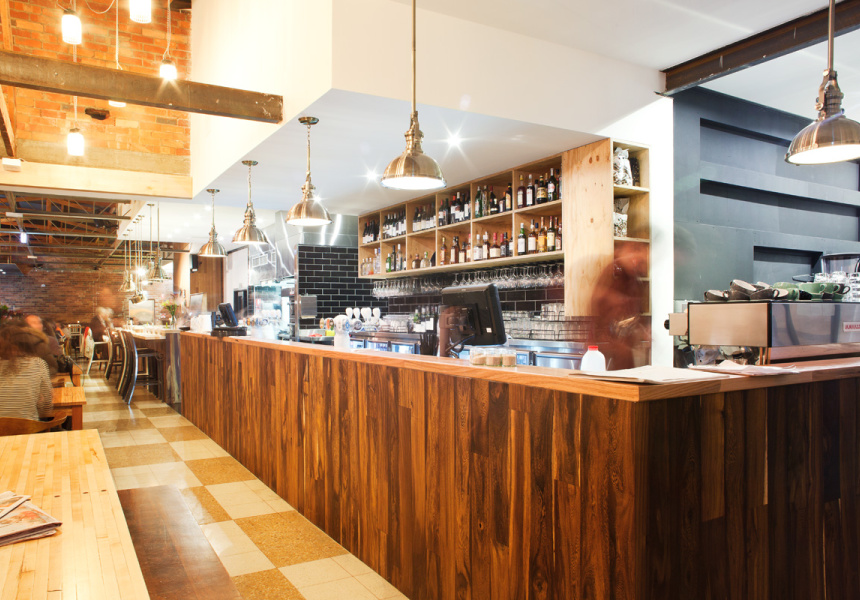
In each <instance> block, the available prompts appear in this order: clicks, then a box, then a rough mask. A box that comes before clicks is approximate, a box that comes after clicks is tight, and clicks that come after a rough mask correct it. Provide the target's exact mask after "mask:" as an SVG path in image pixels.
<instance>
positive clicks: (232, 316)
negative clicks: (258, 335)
mask: <svg viewBox="0 0 860 600" xmlns="http://www.w3.org/2000/svg"><path fill="white" fill-rule="evenodd" d="M218 312H220V313H221V320H222V321H224V325H226V326H227V327H238V326H239V321H238V320H236V313H234V312H233V305H232V304H230V303H229V302H225V303H223V304H219V305H218Z"/></svg>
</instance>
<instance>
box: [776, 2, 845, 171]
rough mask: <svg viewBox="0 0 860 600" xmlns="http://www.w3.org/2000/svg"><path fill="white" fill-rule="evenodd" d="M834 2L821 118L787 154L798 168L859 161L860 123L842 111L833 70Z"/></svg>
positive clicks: (819, 105) (821, 90)
mask: <svg viewBox="0 0 860 600" xmlns="http://www.w3.org/2000/svg"><path fill="white" fill-rule="evenodd" d="M835 4H836V2H835V0H830V15H829V25H828V28H827V70H826V71H824V81H822V82H821V87H820V88H818V101H817V102H816V103H815V108H816V109H817V110H818V118H817V119H816V120H815V121H813V122H812V123H810V124H809V125H807V126H806V127H804V128H803V129H802V130H801V132H800V133H798V134H797V135H796V136H794V139H793V140H792V141H791V146H789V148H788V152H787V153H786V155H785V160H786V161H787V162H790V163H793V164H796V165H823V164H827V163H837V162H844V161H849V160H857V159H858V158H860V123H857V121H852V120H851V119H849V118H848V117H846V116H845V113H844V112H843V111H842V98H843V97H844V94H842V91H841V90H840V89H839V84H838V83H837V81H836V71H835V70H834V69H833V36H834V29H835V28H836V8H835Z"/></svg>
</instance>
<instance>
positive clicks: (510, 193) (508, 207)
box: [502, 183, 514, 212]
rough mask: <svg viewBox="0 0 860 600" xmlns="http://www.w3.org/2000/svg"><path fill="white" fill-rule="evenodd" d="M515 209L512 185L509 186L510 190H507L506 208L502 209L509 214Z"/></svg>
mask: <svg viewBox="0 0 860 600" xmlns="http://www.w3.org/2000/svg"><path fill="white" fill-rule="evenodd" d="M513 208H514V188H513V187H512V184H510V183H509V184H508V189H506V190H505V207H504V209H502V210H503V211H504V212H507V211H509V210H511V209H513Z"/></svg>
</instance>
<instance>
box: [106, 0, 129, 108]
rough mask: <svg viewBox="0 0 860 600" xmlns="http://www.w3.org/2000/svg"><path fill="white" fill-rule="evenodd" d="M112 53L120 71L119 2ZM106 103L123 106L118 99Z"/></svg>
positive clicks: (116, 106)
mask: <svg viewBox="0 0 860 600" xmlns="http://www.w3.org/2000/svg"><path fill="white" fill-rule="evenodd" d="M113 27H114V29H113V31H114V45H113V47H114V54H113V59H114V62H115V63H116V70H117V71H122V67H121V66H120V65H119V2H117V3H116V15H115V17H114V25H113ZM108 104H110V105H111V106H113V107H115V108H125V102H120V101H119V100H108Z"/></svg>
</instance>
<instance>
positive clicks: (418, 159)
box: [380, 0, 445, 190]
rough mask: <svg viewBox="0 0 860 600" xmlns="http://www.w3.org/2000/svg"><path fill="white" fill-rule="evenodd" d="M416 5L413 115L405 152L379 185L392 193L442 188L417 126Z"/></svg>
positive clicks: (388, 170)
mask: <svg viewBox="0 0 860 600" xmlns="http://www.w3.org/2000/svg"><path fill="white" fill-rule="evenodd" d="M415 2H416V0H412V116H411V118H410V123H409V131H407V132H406V150H404V151H403V154H401V155H400V156H398V157H397V158H395V159H394V160H392V161H391V163H389V165H388V167H387V168H386V169H385V173H384V174H383V175H382V180H381V182H380V183H382V185H383V186H384V187H387V188H391V189H395V190H437V189H439V188H443V187H445V177H444V176H443V175H442V169H440V168H439V165H438V164H437V163H436V161H435V160H433V159H432V158H431V157H429V156H427V155H426V154H424V150H422V149H421V140H422V139H423V138H424V134H423V133H422V132H421V128H420V127H419V126H418V108H417V107H416V100H415V96H416V92H415V87H416V86H415V78H416V74H415V71H416V67H415V11H416V8H415Z"/></svg>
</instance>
